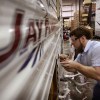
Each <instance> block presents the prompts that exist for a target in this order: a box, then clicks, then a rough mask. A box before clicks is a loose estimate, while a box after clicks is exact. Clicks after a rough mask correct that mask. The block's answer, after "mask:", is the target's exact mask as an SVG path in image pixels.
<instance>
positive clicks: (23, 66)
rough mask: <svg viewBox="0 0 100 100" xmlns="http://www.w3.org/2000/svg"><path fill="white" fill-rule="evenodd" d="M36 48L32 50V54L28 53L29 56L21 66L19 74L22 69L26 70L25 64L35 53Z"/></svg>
mask: <svg viewBox="0 0 100 100" xmlns="http://www.w3.org/2000/svg"><path fill="white" fill-rule="evenodd" d="M35 50H36V48H34V49H33V50H32V52H31V53H30V55H29V56H28V58H27V59H26V61H25V62H24V64H23V65H22V67H21V68H20V69H19V71H18V73H19V72H21V71H22V70H23V69H25V68H26V66H27V64H28V63H29V61H30V59H31V58H32V56H33V54H34V52H35Z"/></svg>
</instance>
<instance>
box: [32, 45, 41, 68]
mask: <svg viewBox="0 0 100 100" xmlns="http://www.w3.org/2000/svg"><path fill="white" fill-rule="evenodd" d="M39 50H40V46H39V47H38V50H37V52H36V56H35V59H34V60H33V64H32V67H33V66H34V64H35V63H36V60H37V56H38V52H39Z"/></svg>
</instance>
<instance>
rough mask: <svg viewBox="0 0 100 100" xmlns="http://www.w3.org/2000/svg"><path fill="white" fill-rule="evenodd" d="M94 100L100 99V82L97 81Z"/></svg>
mask: <svg viewBox="0 0 100 100" xmlns="http://www.w3.org/2000/svg"><path fill="white" fill-rule="evenodd" d="M92 100H100V83H97V84H96V85H95V87H94V90H93V98H92Z"/></svg>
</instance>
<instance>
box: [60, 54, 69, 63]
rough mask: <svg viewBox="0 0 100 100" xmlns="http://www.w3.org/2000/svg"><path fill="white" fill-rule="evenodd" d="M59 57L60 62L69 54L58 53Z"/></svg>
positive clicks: (66, 58) (67, 57)
mask: <svg viewBox="0 0 100 100" xmlns="http://www.w3.org/2000/svg"><path fill="white" fill-rule="evenodd" d="M59 59H60V62H62V61H65V60H68V59H69V56H68V55H65V54H60V55H59Z"/></svg>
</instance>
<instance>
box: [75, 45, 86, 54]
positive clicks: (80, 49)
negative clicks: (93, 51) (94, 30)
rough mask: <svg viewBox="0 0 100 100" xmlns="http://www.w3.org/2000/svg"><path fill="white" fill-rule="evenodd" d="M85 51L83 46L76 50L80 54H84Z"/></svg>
mask: <svg viewBox="0 0 100 100" xmlns="http://www.w3.org/2000/svg"><path fill="white" fill-rule="evenodd" d="M83 51H84V50H83V46H82V44H80V46H79V47H78V48H77V49H76V52H77V53H78V54H79V53H82V52H83Z"/></svg>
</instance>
